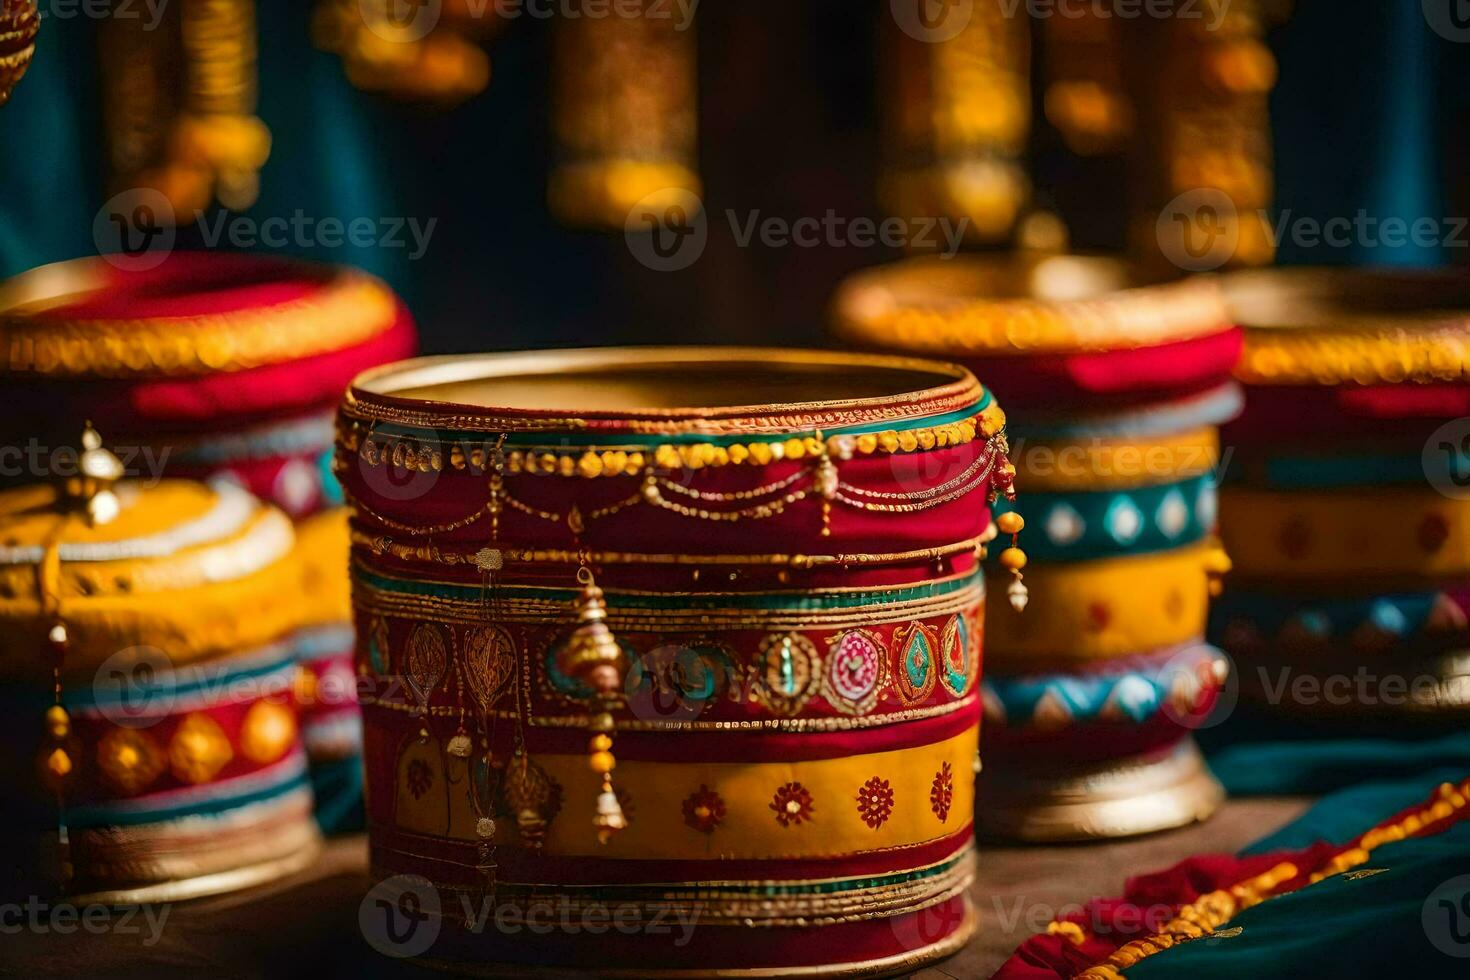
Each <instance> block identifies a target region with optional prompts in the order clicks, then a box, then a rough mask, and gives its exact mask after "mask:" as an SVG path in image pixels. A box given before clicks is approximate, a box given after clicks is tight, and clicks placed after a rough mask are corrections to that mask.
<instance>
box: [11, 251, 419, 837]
mask: <svg viewBox="0 0 1470 980" xmlns="http://www.w3.org/2000/svg"><path fill="white" fill-rule="evenodd" d="M414 344H415V335H414V325H413V321H412V319H411V318H410V316H409V314H408V311H407V309H406V308H405V307H404V306H403V304H402V303H400V302H399V300H398V298H397V297H396V296H394V294H393V291H392V290H391V289H389V288H388V286H387V285H386V284H385V283H383V282H381V281H379V280H378V279H377V278H375V277H373V276H370V275H367V274H366V273H363V272H359V271H357V270H355V269H349V268H345V267H341V266H332V265H321V264H316V263H310V262H302V261H297V260H292V259H281V258H277V257H273V256H258V255H240V254H231V253H201V252H174V253H165V252H163V251H157V252H143V253H140V254H138V255H112V256H106V257H101V258H90V259H78V260H75V261H71V262H60V263H56V264H54V265H47V266H42V267H40V268H37V269H33V270H31V271H29V272H26V273H24V274H22V275H19V276H16V277H14V278H12V279H10V280H7V281H6V282H4V283H0V380H3V381H4V383H5V384H6V386H7V388H8V390H9V391H10V392H11V393H12V395H13V404H14V410H13V411H11V412H8V413H7V414H6V416H5V418H4V419H3V420H0V442H3V443H4V444H5V445H6V446H9V447H14V448H13V450H12V451H19V452H21V453H24V454H27V458H28V459H35V460H38V461H40V464H42V467H43V468H49V467H50V466H51V464H52V463H53V462H58V460H55V459H53V456H54V454H55V453H56V452H57V451H58V449H59V447H67V446H69V445H70V444H71V442H72V441H73V440H74V438H75V433H76V431H77V430H78V428H79V427H80V426H81V425H82V424H83V423H84V422H86V421H87V420H89V419H90V420H94V421H95V422H96V423H97V424H98V425H101V426H104V427H105V429H106V431H107V437H108V440H109V444H110V445H111V446H113V447H114V448H115V449H116V451H117V453H118V456H119V457H120V459H121V460H122V461H123V463H124V466H125V468H126V469H127V470H128V472H129V473H130V474H131V475H133V476H136V477H138V478H140V479H144V480H157V479H158V478H159V477H160V476H161V475H167V476H169V477H183V478H187V479H194V480H210V481H226V482H229V483H232V484H235V485H238V486H243V487H245V488H246V489H248V490H250V491H251V492H253V493H255V494H257V495H258V496H260V497H264V498H267V499H269V500H270V501H271V502H273V503H275V504H276V505H277V506H279V507H280V508H281V509H282V510H284V511H285V512H286V513H287V514H289V515H290V516H291V517H292V518H294V519H295V520H296V521H297V522H298V525H297V530H298V532H299V539H300V542H301V549H302V553H303V560H304V561H305V563H306V565H307V571H308V576H307V580H306V582H305V583H304V585H303V587H304V588H305V589H306V590H307V592H308V594H309V596H310V597H311V599H312V600H313V601H311V602H310V603H308V609H307V616H306V617H305V621H304V623H303V624H302V625H303V629H302V631H301V633H300V635H299V636H298V638H297V640H296V646H297V654H298V659H299V661H300V666H301V678H300V689H301V690H300V693H301V706H302V724H303V729H304V735H305V738H306V745H307V750H308V752H309V754H310V757H311V761H312V774H313V780H314V783H315V787H316V790H317V801H318V803H319V804H320V805H321V807H322V809H321V811H320V816H321V818H322V823H323V825H324V826H325V827H327V828H328V829H335V828H336V827H337V826H338V825H339V824H342V823H344V822H345V823H350V822H354V821H356V820H360V812H361V806H360V801H361V796H362V777H361V756H360V748H361V724H360V722H359V716H358V713H357V700H356V691H355V683H356V681H355V677H354V675H353V673H352V637H351V633H350V626H349V619H350V610H349V605H348V599H347V576H346V562H345V556H346V549H347V544H346V537H347V526H346V525H347V518H346V514H345V512H344V511H343V509H342V506H341V503H342V501H341V494H340V492H339V490H338V488H337V483H336V480H335V479H333V478H332V476H331V472H330V468H329V460H330V455H331V448H332V417H333V412H334V411H335V409H336V405H337V403H338V402H339V401H340V400H341V397H342V392H343V391H344V390H345V389H346V387H347V383H348V382H349V381H351V380H352V378H353V377H354V376H355V375H356V374H357V373H358V372H360V371H363V370H365V369H367V368H369V367H372V366H374V365H377V364H381V363H383V362H385V361H392V360H397V359H399V358H402V357H406V356H408V355H409V354H411V353H412V352H413V349H414ZM42 476H43V474H42V473H39V472H36V473H29V474H22V478H24V477H29V478H30V479H31V480H35V479H40V478H41V477H42ZM4 478H6V479H7V480H10V481H14V480H15V478H16V474H14V473H7V474H5V475H4Z"/></svg>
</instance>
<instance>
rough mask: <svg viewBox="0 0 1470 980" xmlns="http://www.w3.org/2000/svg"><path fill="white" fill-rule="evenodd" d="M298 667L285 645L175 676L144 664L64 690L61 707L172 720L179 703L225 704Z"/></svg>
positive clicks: (190, 667) (195, 667)
mask: <svg viewBox="0 0 1470 980" xmlns="http://www.w3.org/2000/svg"><path fill="white" fill-rule="evenodd" d="M295 664H296V654H295V651H294V650H293V649H292V647H291V646H290V645H288V644H284V643H283V644H277V645H275V646H271V647H268V648H266V649H265V650H263V651H261V652H260V653H259V654H257V655H255V656H251V657H248V658H240V659H237V660H234V661H233V662H228V661H227V662H225V663H219V662H208V663H200V664H189V665H186V666H184V667H179V668H178V669H176V670H154V669H152V668H153V667H155V666H159V665H152V664H149V663H146V662H143V663H139V664H137V665H135V666H134V668H132V669H130V670H128V671H126V672H124V671H118V672H117V673H115V674H111V675H108V674H105V673H102V672H99V673H98V675H97V677H96V679H95V681H94V682H93V684H92V686H91V687H77V688H75V689H72V688H68V689H66V690H64V691H63V692H62V703H63V704H64V705H66V707H67V708H68V709H69V710H72V711H87V710H91V709H119V710H121V711H123V712H124V713H125V714H128V715H131V716H133V717H143V716H147V715H156V714H168V713H170V711H171V710H172V709H173V708H174V707H175V706H176V704H177V703H178V702H180V701H194V700H196V699H199V698H205V699H211V700H214V699H225V698H228V697H230V696H231V695H234V694H235V693H236V692H238V691H239V690H242V689H248V688H242V687H240V686H239V685H242V684H249V683H250V682H255V681H259V680H261V679H262V678H267V677H270V676H271V675H272V674H276V673H285V672H287V671H294V670H295ZM288 686H289V685H288ZM211 695H213V696H215V697H214V698H211Z"/></svg>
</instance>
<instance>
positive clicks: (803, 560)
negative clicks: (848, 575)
mask: <svg viewBox="0 0 1470 980" xmlns="http://www.w3.org/2000/svg"><path fill="white" fill-rule="evenodd" d="M352 543H353V544H354V545H355V546H358V547H361V548H366V549H367V550H368V551H370V552H372V553H373V554H375V555H390V556H392V557H394V558H397V559H399V560H401V561H420V562H428V563H432V564H439V565H476V564H478V562H477V561H476V558H477V557H478V556H479V555H480V554H481V552H478V551H476V552H471V551H467V550H446V549H443V548H440V547H438V546H437V545H410V544H401V543H399V542H395V541H394V540H393V539H392V538H391V537H389V536H387V535H379V534H364V533H363V532H361V531H357V530H354V531H353V532H352ZM983 543H984V539H983V537H981V536H977V537H973V538H966V539H965V540H963V541H957V542H955V543H954V544H948V545H940V546H938V547H934V548H915V549H913V550H911V551H895V552H889V553H886V554H864V553H855V554H835V555H781V554H765V555H687V554H643V553H640V552H627V551H573V550H570V549H565V548H502V549H500V551H499V555H500V557H501V558H503V560H505V561H507V562H525V563H528V564H550V565H578V564H581V563H582V562H587V563H590V564H593V565H695V566H705V567H709V566H716V565H752V566H785V567H788V568H795V569H808V568H817V567H825V566H832V565H836V566H847V565H893V564H903V563H907V562H922V561H934V560H936V559H939V558H948V557H950V556H951V555H958V554H963V553H965V552H971V553H974V552H976V551H977V550H978V549H979V548H980V547H981V546H982V544H983Z"/></svg>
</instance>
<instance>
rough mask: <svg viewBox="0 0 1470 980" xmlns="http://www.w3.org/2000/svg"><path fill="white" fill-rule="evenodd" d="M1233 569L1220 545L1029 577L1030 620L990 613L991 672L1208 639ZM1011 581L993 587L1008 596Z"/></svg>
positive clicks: (998, 608)
mask: <svg viewBox="0 0 1470 980" xmlns="http://www.w3.org/2000/svg"><path fill="white" fill-rule="evenodd" d="M1227 568H1228V562H1227V561H1226V559H1225V556H1224V553H1223V552H1222V551H1221V550H1220V549H1219V547H1218V546H1217V545H1215V544H1213V543H1210V542H1206V543H1204V544H1199V545H1194V546H1192V547H1188V548H1180V549H1176V550H1173V551H1165V552H1160V553H1156V554H1149V555H1141V556H1137V557H1128V558H1108V559H1103V560H1100V561H1085V562H1074V563H1069V564H1065V565H1035V566H1031V567H1029V568H1027V569H1026V584H1027V585H1028V586H1029V587H1030V590H1031V601H1030V603H1029V604H1028V605H1027V607H1026V611H1025V612H1024V613H1017V612H1016V611H1015V610H1013V609H1012V608H1011V607H1010V604H1009V603H1006V602H995V603H991V604H990V605H989V607H988V608H987V609H986V613H987V619H988V623H987V625H986V638H985V669H986V670H987V671H993V670H998V671H1000V672H1002V673H1014V672H1019V671H1030V670H1036V669H1038V668H1044V667H1046V666H1047V665H1051V664H1066V663H1076V662H1079V661H1090V660H1104V659H1110V658H1113V657H1122V656H1128V655H1130V654H1135V653H1146V652H1148V651H1151V650H1160V649H1163V648H1166V647H1170V646H1175V645H1177V644H1181V643H1186V642H1188V641H1190V640H1194V639H1198V638H1199V637H1201V636H1202V635H1203V634H1204V631H1205V617H1206V615H1207V613H1208V610H1209V602H1210V591H1211V581H1212V576H1214V575H1217V574H1220V573H1222V572H1224V571H1225V570H1226V569H1227ZM1007 578H1008V577H1007V576H1006V575H1005V573H1000V574H999V575H997V576H996V577H995V578H994V579H992V580H991V581H990V582H989V585H988V587H989V589H991V590H992V594H994V595H997V596H1003V595H1005V590H1006V584H1007Z"/></svg>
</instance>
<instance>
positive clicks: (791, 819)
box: [771, 783, 812, 827]
mask: <svg viewBox="0 0 1470 980" xmlns="http://www.w3.org/2000/svg"><path fill="white" fill-rule="evenodd" d="M771 809H772V810H774V811H775V812H776V822H777V823H778V824H780V825H781V826H783V827H794V826H796V825H797V824H802V823H806V822H807V821H809V820H811V818H812V794H811V791H810V790H808V789H807V788H806V787H805V786H803V785H801V783H787V784H786V785H785V786H782V787H781V788H780V789H778V790H776V795H775V796H773V797H771Z"/></svg>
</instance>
